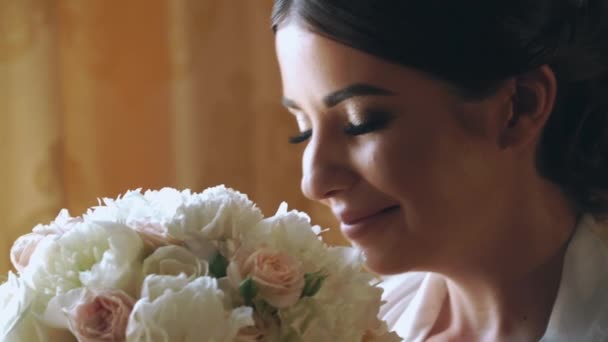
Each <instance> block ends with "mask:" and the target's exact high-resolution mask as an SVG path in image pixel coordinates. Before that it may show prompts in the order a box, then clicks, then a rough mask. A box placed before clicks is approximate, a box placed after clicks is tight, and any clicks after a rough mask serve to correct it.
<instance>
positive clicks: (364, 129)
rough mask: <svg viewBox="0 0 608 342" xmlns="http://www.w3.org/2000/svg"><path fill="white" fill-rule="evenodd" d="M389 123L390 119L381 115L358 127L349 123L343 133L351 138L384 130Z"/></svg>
mask: <svg viewBox="0 0 608 342" xmlns="http://www.w3.org/2000/svg"><path fill="white" fill-rule="evenodd" d="M390 121H391V117H389V116H384V115H383V116H379V117H377V118H375V119H372V120H370V121H367V122H364V123H361V124H358V125H355V124H352V123H349V124H347V125H346V127H344V133H346V134H348V135H353V136H357V135H362V134H366V133H370V132H373V131H377V130H381V129H383V128H385V127H386V126H387V125H388V124H389V122H390Z"/></svg>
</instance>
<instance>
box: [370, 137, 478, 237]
mask: <svg viewBox="0 0 608 342" xmlns="http://www.w3.org/2000/svg"><path fill="white" fill-rule="evenodd" d="M481 155H482V154H480V153H479V151H478V150H476V146H475V145H471V143H470V142H469V141H467V140H466V139H463V138H462V137H460V136H455V135H450V134H447V133H445V132H437V131H426V132H424V131H422V130H418V131H417V132H411V134H410V135H407V134H400V135H394V136H393V137H391V138H390V139H385V140H382V141H381V142H379V143H378V144H377V145H376V146H375V147H374V151H373V157H372V159H373V165H375V167H374V168H375V170H376V172H375V173H374V178H375V179H374V183H375V184H376V185H377V187H378V188H381V189H382V191H383V192H386V193H387V194H389V195H390V196H391V197H394V198H396V199H398V200H399V201H400V202H401V203H402V205H403V206H404V208H405V210H406V215H407V216H408V221H410V223H412V224H413V225H414V226H419V225H421V226H428V225H443V223H445V222H444V221H446V220H453V219H455V218H456V217H458V216H465V215H471V212H472V211H473V212H474V211H477V210H479V205H481V204H480V203H478V202H479V198H480V197H479V196H478V193H479V192H480V191H484V190H483V188H484V187H486V186H488V182H486V181H484V177H485V176H484V175H485V174H487V173H488V170H486V169H485V168H484V165H483V164H484V163H483V158H482V157H481Z"/></svg>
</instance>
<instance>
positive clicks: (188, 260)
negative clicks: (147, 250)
mask: <svg viewBox="0 0 608 342" xmlns="http://www.w3.org/2000/svg"><path fill="white" fill-rule="evenodd" d="M208 269H209V265H208V264H207V262H205V261H201V260H199V259H198V257H197V256H196V255H194V254H193V253H192V252H190V251H189V250H187V249H186V248H184V247H180V246H165V247H160V248H158V249H157V250H156V251H154V253H152V255H150V256H149V257H147V258H146V260H144V266H143V274H144V276H147V275H149V274H158V275H175V276H176V275H179V274H181V273H183V274H185V275H186V276H187V277H188V279H190V280H193V279H194V278H198V277H200V276H204V275H207V271H208Z"/></svg>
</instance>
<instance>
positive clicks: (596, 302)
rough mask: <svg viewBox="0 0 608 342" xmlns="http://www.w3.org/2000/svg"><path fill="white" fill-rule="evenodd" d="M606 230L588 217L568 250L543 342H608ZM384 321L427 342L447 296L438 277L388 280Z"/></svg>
mask: <svg viewBox="0 0 608 342" xmlns="http://www.w3.org/2000/svg"><path fill="white" fill-rule="evenodd" d="M602 229H603V230H604V232H605V231H606V230H608V226H606V225H603V226H602V225H600V224H598V223H597V222H596V221H595V220H594V219H593V218H592V217H591V216H585V217H584V218H583V220H581V222H580V224H579V226H578V227H577V229H576V232H575V233H574V235H573V237H572V239H571V241H570V244H569V245H568V247H567V250H566V255H565V259H564V265H563V271H562V278H561V282H560V285H559V290H558V294H557V298H556V301H555V304H554V306H553V310H552V312H551V316H550V318H549V324H548V325H547V330H546V332H545V334H544V336H543V338H542V339H541V341H540V342H604V341H607V342H608V244H607V243H606V242H605V241H603V240H602V238H601V237H600V233H599V232H600V231H601V230H602ZM381 286H382V287H383V288H384V295H383V297H384V300H385V301H386V304H385V305H384V306H383V307H382V309H381V310H380V317H381V318H382V319H384V320H386V321H387V323H388V326H389V328H390V329H391V330H392V331H395V332H397V334H399V336H401V338H402V339H403V340H404V341H407V342H419V341H423V340H424V339H425V337H426V336H427V335H428V332H429V330H430V329H431V327H432V326H433V323H434V322H435V320H436V319H437V316H438V315H439V311H440V309H441V305H442V303H443V301H444V299H445V297H446V295H447V287H446V284H445V280H444V279H443V278H442V277H440V276H439V275H437V274H433V273H425V272H410V273H404V274H400V275H395V276H389V277H386V278H385V279H384V281H383V283H382V285H381Z"/></svg>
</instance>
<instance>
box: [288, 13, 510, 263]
mask: <svg viewBox="0 0 608 342" xmlns="http://www.w3.org/2000/svg"><path fill="white" fill-rule="evenodd" d="M276 48H277V54H278V60H279V64H280V70H281V75H282V82H283V92H284V100H283V102H284V104H285V106H286V107H287V108H288V110H289V111H290V112H291V113H292V114H293V115H294V117H295V118H296V120H297V122H298V125H299V130H300V132H302V134H300V135H299V136H298V137H296V138H294V139H293V140H295V141H301V142H300V143H301V144H302V145H304V153H303V158H302V167H303V178H302V184H301V185H302V191H303V192H304V194H305V195H306V196H307V197H309V198H311V199H313V200H316V201H320V202H322V203H324V204H326V205H327V206H329V207H330V208H331V210H332V211H333V213H334V214H335V215H336V217H337V218H338V219H339V220H340V222H341V229H342V232H343V233H344V235H345V236H346V237H347V238H348V239H350V240H351V241H352V242H354V243H355V244H357V245H358V246H360V247H361V248H362V249H363V250H364V252H365V253H366V255H367V259H368V266H369V267H370V268H371V269H372V270H374V271H376V272H379V273H384V274H389V273H397V272H403V271H409V270H424V269H437V267H438V265H453V266H454V267H457V265H459V264H466V263H467V260H468V259H472V258H475V257H477V256H476V255H475V254H476V253H475V252H474V251H476V250H477V251H478V250H480V244H481V245H482V246H483V244H484V241H485V240H484V239H485V238H486V237H487V235H488V234H493V232H492V231H491V227H488V226H487V225H485V224H484V223H485V222H489V221H490V218H492V219H495V217H496V213H498V212H500V205H501V203H500V201H499V200H498V199H497V198H500V196H501V193H503V192H505V191H509V187H511V186H512V184H510V182H509V181H505V180H506V179H508V175H509V173H510V172H512V171H513V170H512V168H511V163H510V160H508V158H506V157H504V156H503V153H501V149H500V147H499V144H498V143H497V142H496V139H495V136H494V135H493V132H495V131H497V130H498V129H499V128H498V127H491V126H492V125H494V124H495V123H496V122H497V121H496V120H491V119H490V118H491V117H496V116H499V115H502V113H504V112H505V111H506V110H507V108H506V107H507V103H508V101H503V100H504V99H503V98H502V97H500V96H499V95H496V96H492V97H489V98H487V99H484V100H478V101H471V100H468V101H465V100H464V99H462V98H461V97H459V96H458V95H457V94H456V92H455V91H454V90H453V89H452V88H450V87H449V86H448V85H447V84H446V83H444V82H441V81H438V80H434V79H432V78H430V77H428V76H427V75H425V74H423V73H421V72H417V71H415V70H414V69H410V68H405V67H402V66H398V65H394V64H391V63H388V62H386V61H384V60H381V59H378V58H376V57H373V56H370V55H368V54H365V53H363V52H361V51H358V50H354V49H352V48H349V47H347V46H345V45H342V44H339V43H336V42H334V41H332V40H329V39H326V38H324V37H322V36H319V35H317V34H314V33H311V32H310V31H308V30H306V29H303V28H301V27H300V26H298V25H296V24H290V25H286V26H285V27H282V28H281V29H279V31H278V33H277V36H276ZM447 58H449V57H447ZM505 177H507V178H505Z"/></svg>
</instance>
